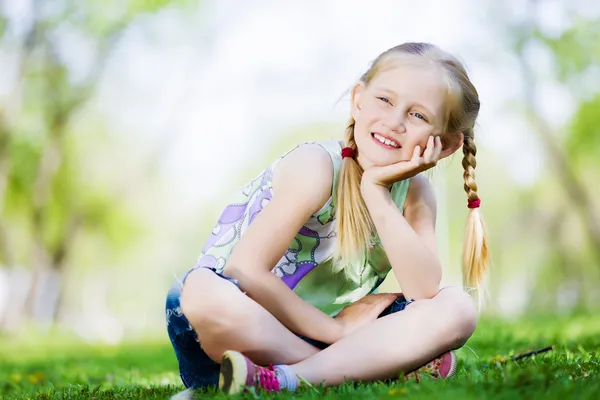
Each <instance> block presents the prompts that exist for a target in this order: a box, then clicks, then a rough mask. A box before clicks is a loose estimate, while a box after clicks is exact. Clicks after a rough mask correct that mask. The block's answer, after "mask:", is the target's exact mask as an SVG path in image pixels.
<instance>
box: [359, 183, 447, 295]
mask: <svg viewBox="0 0 600 400" xmlns="http://www.w3.org/2000/svg"><path fill="white" fill-rule="evenodd" d="M361 189H362V194H363V198H364V200H365V203H366V205H367V208H368V209H369V213H370V214H371V218H372V219H373V223H374V224H375V228H376V229H377V233H378V234H379V238H380V239H381V244H382V245H383V248H384V250H385V252H386V254H387V256H388V259H389V260H390V264H391V265H392V269H393V271H394V275H395V276H396V279H397V280H398V283H399V284H400V286H401V287H402V291H403V293H404V294H405V296H406V297H407V298H412V299H426V298H432V297H433V296H434V295H435V294H436V293H437V291H438V289H439V284H440V281H441V276H442V268H441V264H440V261H439V259H438V253H437V244H436V238H435V216H436V211H435V210H436V205H435V196H434V192H433V189H432V187H431V185H430V184H429V181H428V180H427V178H426V177H424V176H420V175H416V176H415V177H414V178H412V180H411V183H410V187H409V189H408V194H407V198H406V210H405V212H404V214H405V215H404V216H403V215H402V213H401V212H400V210H398V207H397V206H396V205H395V204H394V202H393V200H392V197H391V195H390V193H389V191H388V189H387V188H386V187H384V186H381V185H376V184H366V185H363V186H362V187H361Z"/></svg>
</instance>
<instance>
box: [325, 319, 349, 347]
mask: <svg viewBox="0 0 600 400" xmlns="http://www.w3.org/2000/svg"><path fill="white" fill-rule="evenodd" d="M332 328H333V329H332V330H331V335H330V337H329V340H328V341H327V342H328V343H327V344H334V343H335V342H337V341H338V340H340V339H341V338H343V337H344V336H346V334H345V333H346V326H345V325H344V322H343V320H341V319H337V318H333V327H332Z"/></svg>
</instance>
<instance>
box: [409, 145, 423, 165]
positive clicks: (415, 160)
mask: <svg viewBox="0 0 600 400" xmlns="http://www.w3.org/2000/svg"><path fill="white" fill-rule="evenodd" d="M420 160H421V146H419V145H417V146H415V149H414V150H413V155H412V157H411V159H410V162H411V163H412V164H414V165H415V166H417V167H418V166H419V165H420V164H421V162H420Z"/></svg>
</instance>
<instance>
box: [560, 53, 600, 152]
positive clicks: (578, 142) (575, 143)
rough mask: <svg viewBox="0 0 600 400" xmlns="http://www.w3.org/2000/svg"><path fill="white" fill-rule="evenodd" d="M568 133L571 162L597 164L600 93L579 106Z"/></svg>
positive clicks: (599, 136)
mask: <svg viewBox="0 0 600 400" xmlns="http://www.w3.org/2000/svg"><path fill="white" fill-rule="evenodd" d="M599 43H600V42H599ZM569 132H570V134H569V137H568V140H567V150H568V152H569V155H570V157H571V160H573V161H575V162H578V161H581V160H583V159H585V160H587V161H589V160H590V159H593V161H594V162H597V155H598V154H599V153H600V93H597V94H596V96H594V97H593V98H592V99H590V100H586V101H582V102H581V103H580V104H579V109H578V110H577V111H576V112H575V114H574V116H573V118H572V120H571V126H570V129H569Z"/></svg>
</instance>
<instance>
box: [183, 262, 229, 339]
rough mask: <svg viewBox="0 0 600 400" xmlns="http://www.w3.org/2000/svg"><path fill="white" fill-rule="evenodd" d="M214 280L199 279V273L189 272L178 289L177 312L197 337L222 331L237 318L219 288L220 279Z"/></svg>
mask: <svg viewBox="0 0 600 400" xmlns="http://www.w3.org/2000/svg"><path fill="white" fill-rule="evenodd" d="M211 274H212V272H211ZM211 278H212V277H211ZM219 279H220V278H219ZM216 283H217V284H216V285H212V284H210V282H206V281H203V280H202V274H190V276H188V279H186V281H185V284H184V287H183V289H182V291H181V297H180V304H181V311H182V312H183V314H184V315H185V317H186V318H187V320H188V321H189V322H190V324H191V325H192V327H193V328H194V330H195V331H196V333H197V334H198V336H199V338H202V337H204V338H206V337H207V336H214V335H220V334H223V333H224V332H225V331H229V330H230V329H232V328H234V326H233V325H235V324H236V321H239V320H240V315H239V313H238V312H237V311H236V307H235V306H234V304H232V301H230V300H231V299H227V298H226V293H223V292H224V291H223V290H219V288H220V285H219V284H220V283H221V282H218V281H217V282H216ZM225 292H226V291H225ZM228 300H229V301H228Z"/></svg>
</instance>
